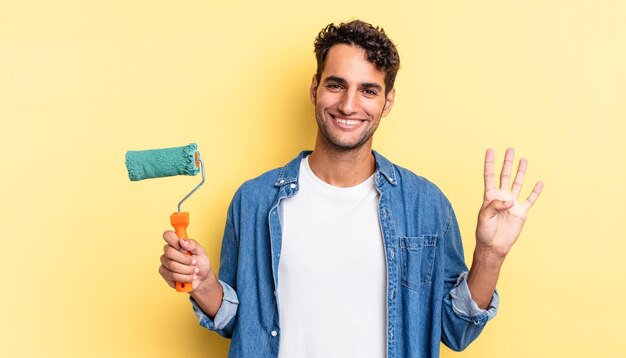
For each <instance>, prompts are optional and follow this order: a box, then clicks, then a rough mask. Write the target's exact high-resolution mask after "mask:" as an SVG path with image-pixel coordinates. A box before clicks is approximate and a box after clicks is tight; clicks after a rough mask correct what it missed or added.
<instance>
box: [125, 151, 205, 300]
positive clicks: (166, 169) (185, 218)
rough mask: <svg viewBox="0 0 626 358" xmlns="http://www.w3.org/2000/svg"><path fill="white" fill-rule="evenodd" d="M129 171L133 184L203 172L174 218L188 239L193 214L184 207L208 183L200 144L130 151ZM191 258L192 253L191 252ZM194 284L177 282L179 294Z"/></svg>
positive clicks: (178, 228) (178, 229) (180, 235)
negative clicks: (205, 180) (146, 180)
mask: <svg viewBox="0 0 626 358" xmlns="http://www.w3.org/2000/svg"><path fill="white" fill-rule="evenodd" d="M126 169H127V170H128V178H129V179H130V180H131V181H138V180H143V179H150V178H162V177H169V176H174V175H191V176H193V175H196V174H198V172H200V171H201V172H202V181H201V182H200V184H198V185H197V186H196V187H195V188H193V190H192V191H190V192H189V194H187V195H186V196H185V197H184V198H183V199H182V200H181V201H180V202H179V203H178V211H177V212H175V213H173V214H172V215H170V223H171V224H172V226H173V227H174V230H175V231H176V235H177V236H178V237H179V238H181V239H185V240H187V239H188V236H187V226H188V225H189V213H188V212H181V211H180V207H181V205H182V204H183V202H184V201H185V200H187V199H188V198H189V197H190V196H191V195H192V194H193V193H194V192H195V191H196V190H198V188H199V187H200V186H201V185H202V184H204V179H205V176H204V162H203V161H202V158H201V157H200V152H199V151H198V145H197V144H195V143H191V144H189V145H186V146H183V147H174V148H163V149H150V150H129V151H128V152H126ZM187 255H191V253H189V252H188V253H187ZM192 289H193V284H192V283H191V282H188V283H185V282H176V291H178V292H191V290H192Z"/></svg>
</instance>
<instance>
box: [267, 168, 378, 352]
mask: <svg viewBox="0 0 626 358" xmlns="http://www.w3.org/2000/svg"><path fill="white" fill-rule="evenodd" d="M299 185H300V188H299V190H298V193H297V194H296V195H295V196H293V197H291V198H288V199H285V200H282V201H281V212H282V234H283V237H282V248H281V254H280V262H279V265H278V289H277V295H278V312H279V320H280V322H279V323H280V334H281V337H280V348H279V357H280V358H318V357H319V358H322V357H323V358H332V357H341V358H346V357H348V358H349V357H359V358H366V357H375V358H381V357H385V352H386V340H385V337H386V332H387V328H386V316H387V305H386V285H387V282H386V265H385V256H384V251H383V250H384V247H383V239H382V235H381V231H380V223H379V219H378V198H379V194H378V191H377V190H376V186H375V183H374V176H373V175H372V176H371V177H370V178H369V179H367V180H366V181H364V182H362V183H361V184H358V185H356V186H353V187H349V188H339V187H335V186H332V185H330V184H327V183H326V182H324V181H322V180H321V179H319V178H318V177H316V176H315V174H314V173H313V172H312V171H311V168H310V167H309V164H308V158H305V159H303V160H302V162H301V164H300V179H299Z"/></svg>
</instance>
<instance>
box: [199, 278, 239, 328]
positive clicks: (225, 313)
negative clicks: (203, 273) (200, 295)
mask: <svg viewBox="0 0 626 358" xmlns="http://www.w3.org/2000/svg"><path fill="white" fill-rule="evenodd" d="M219 283H220V285H222V289H223V290H224V296H223V298H222V305H221V306H220V308H219V310H218V311H217V313H216V314H215V317H214V318H213V319H211V318H210V317H209V316H208V315H207V314H206V313H204V311H203V310H202V308H200V306H199V305H198V303H197V302H196V300H194V299H193V297H191V296H189V300H190V301H191V305H192V307H193V312H194V313H195V314H196V316H197V317H198V322H199V323H200V325H201V326H202V327H204V328H206V329H208V330H211V331H218V332H219V331H222V330H223V329H224V328H226V326H227V325H228V323H229V322H230V321H231V320H232V319H233V318H234V317H235V315H236V314H237V306H238V305H239V300H238V299H237V293H236V292H235V290H233V288H232V287H230V286H229V285H228V284H227V283H225V282H222V281H219Z"/></svg>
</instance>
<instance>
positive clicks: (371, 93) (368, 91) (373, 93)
mask: <svg viewBox="0 0 626 358" xmlns="http://www.w3.org/2000/svg"><path fill="white" fill-rule="evenodd" d="M363 93H364V94H365V95H366V96H369V97H374V96H376V95H377V94H378V92H376V91H375V90H373V89H364V90H363Z"/></svg>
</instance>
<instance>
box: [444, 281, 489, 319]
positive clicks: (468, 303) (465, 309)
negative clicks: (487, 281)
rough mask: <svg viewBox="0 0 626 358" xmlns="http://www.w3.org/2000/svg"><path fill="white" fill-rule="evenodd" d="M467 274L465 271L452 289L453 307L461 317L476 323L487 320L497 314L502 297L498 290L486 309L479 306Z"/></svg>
mask: <svg viewBox="0 0 626 358" xmlns="http://www.w3.org/2000/svg"><path fill="white" fill-rule="evenodd" d="M467 274H468V272H467V271H465V272H463V273H462V274H461V275H460V276H459V279H458V280H457V281H456V285H455V286H454V288H453V289H452V290H451V291H450V296H451V298H452V309H453V310H454V312H455V313H456V314H457V315H458V316H459V317H461V318H463V319H465V320H467V321H471V322H474V323H481V322H487V321H489V320H490V319H492V318H494V317H495V316H496V313H497V312H498V306H499V305H500V297H499V296H498V291H497V290H496V291H495V292H494V293H493V297H492V298H491V302H490V303H489V307H487V309H486V310H484V309H482V308H480V307H478V304H476V302H475V301H474V300H473V299H472V294H471V292H470V290H469V287H468V286H467Z"/></svg>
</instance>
